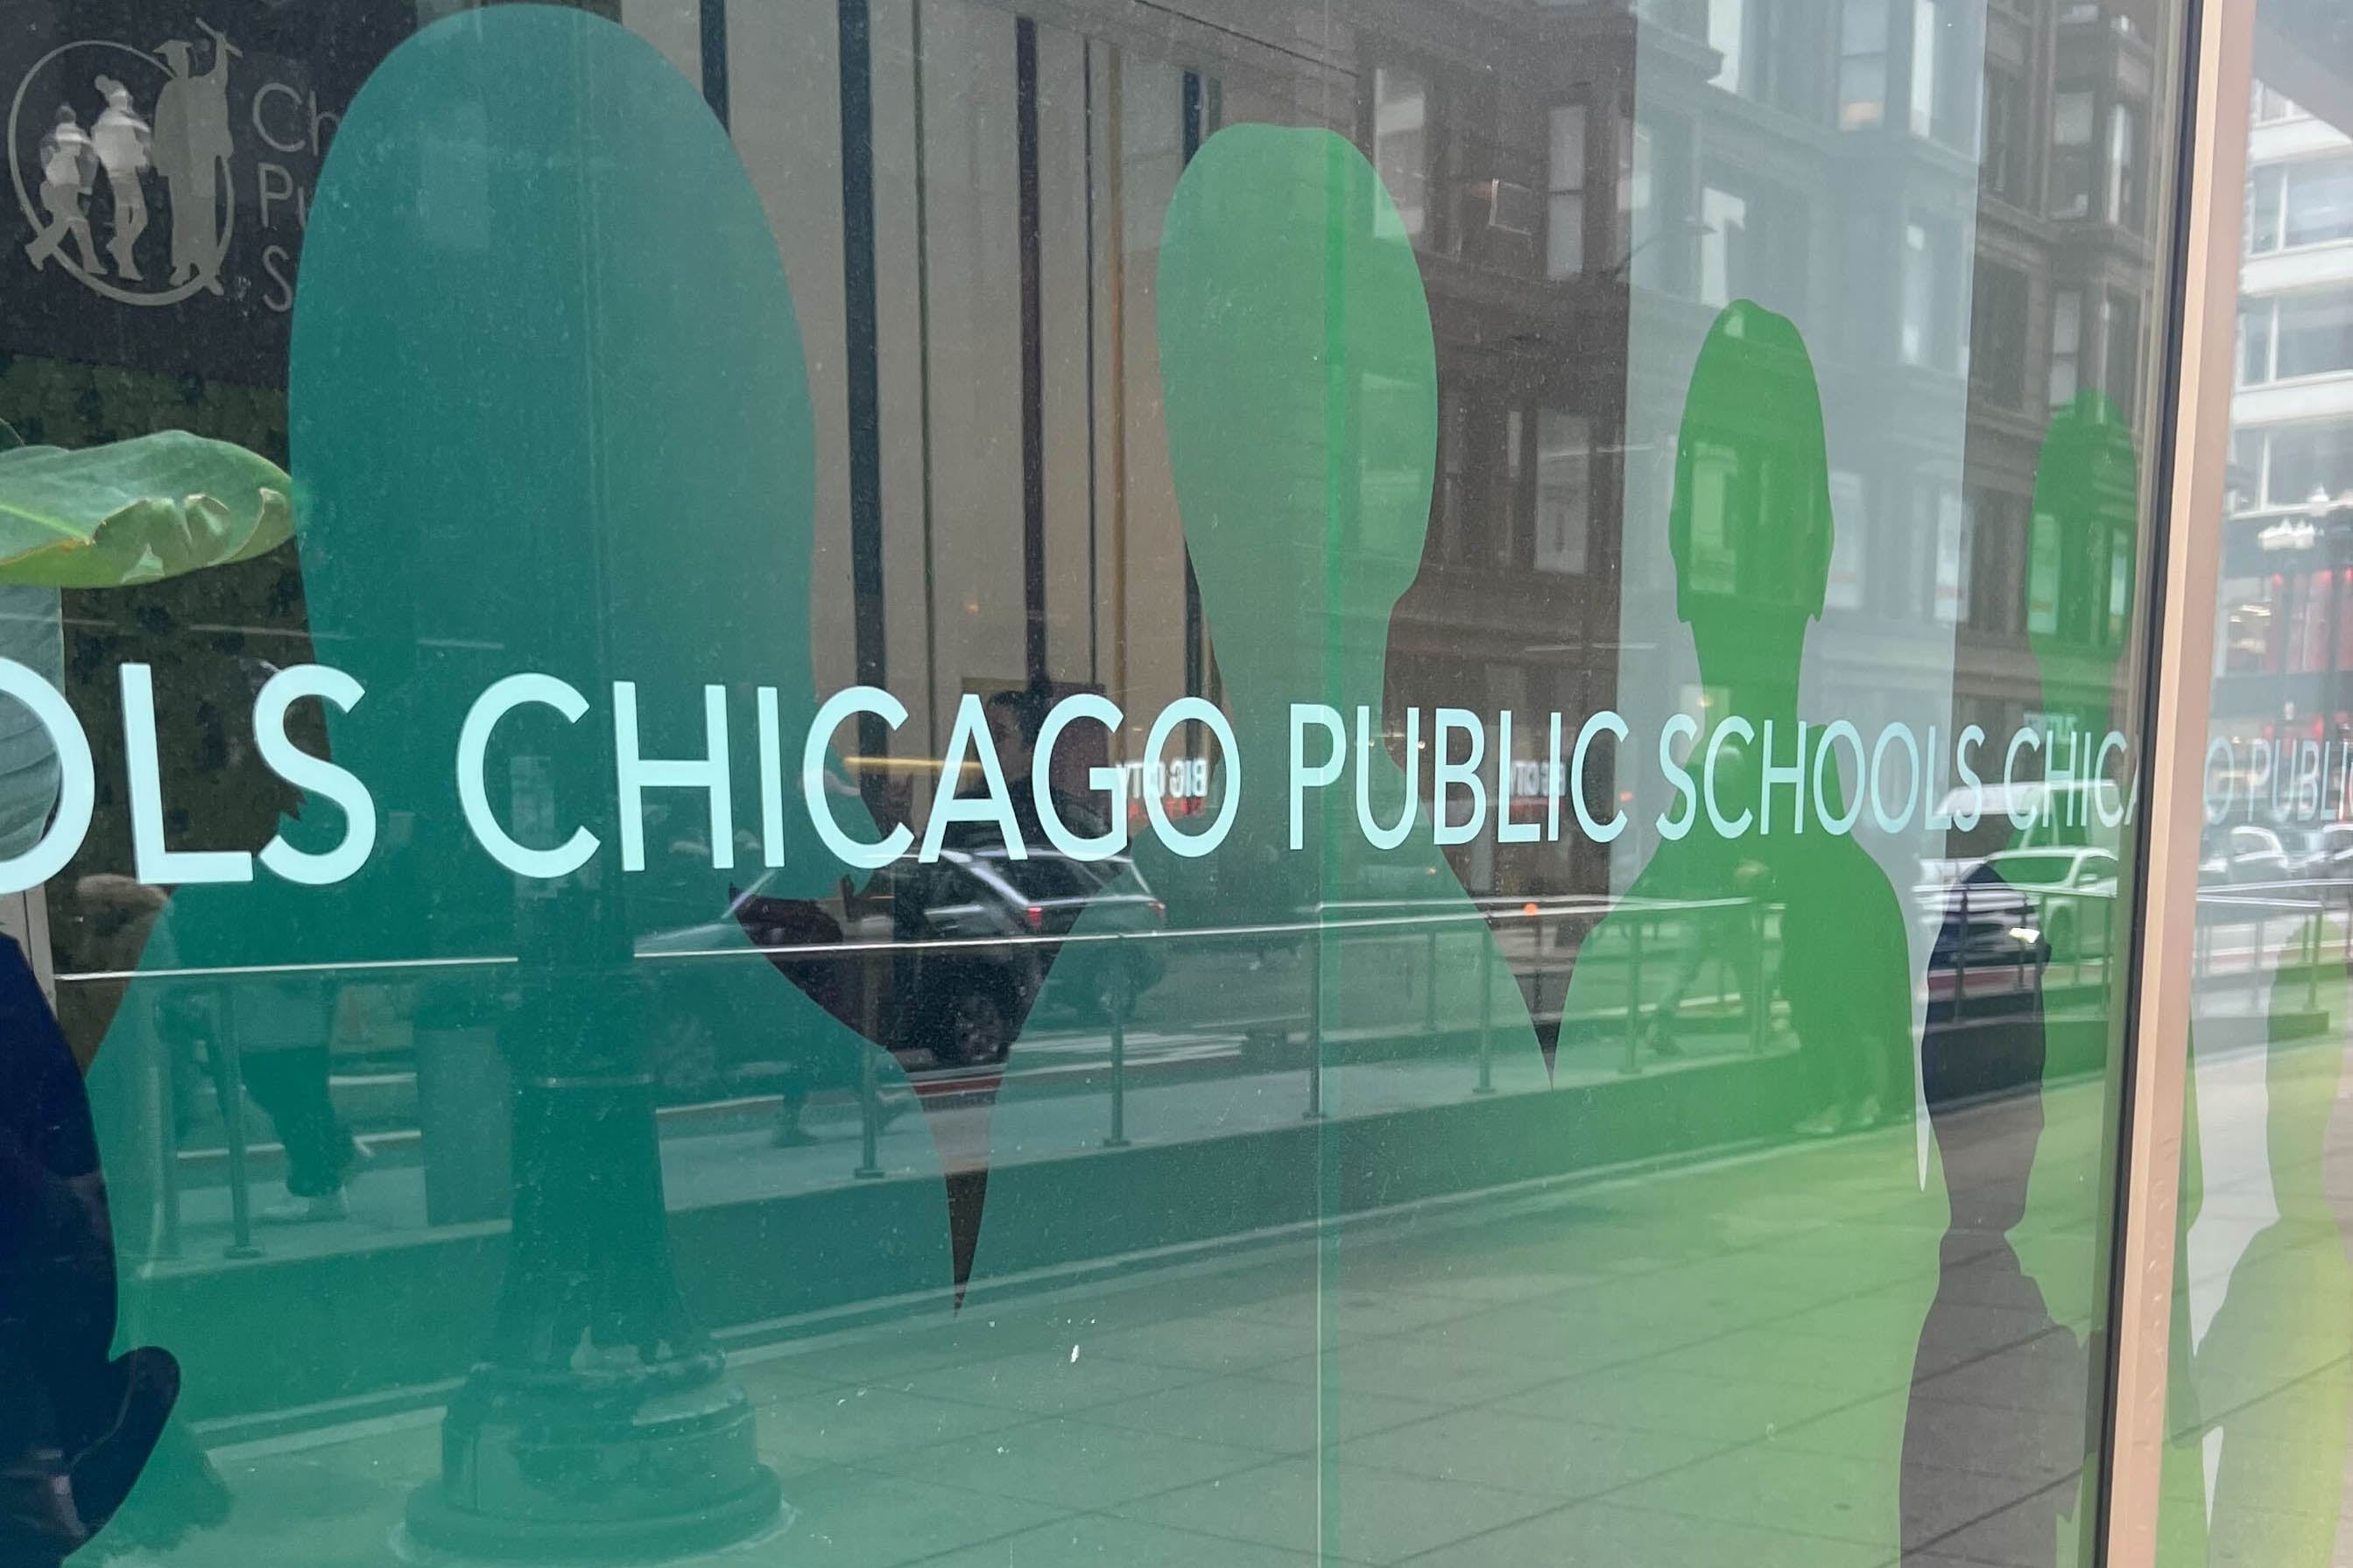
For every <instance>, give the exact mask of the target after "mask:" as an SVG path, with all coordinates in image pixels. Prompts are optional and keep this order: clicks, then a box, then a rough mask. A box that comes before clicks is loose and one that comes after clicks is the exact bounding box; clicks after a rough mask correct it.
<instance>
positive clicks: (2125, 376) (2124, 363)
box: [2100, 289, 2140, 415]
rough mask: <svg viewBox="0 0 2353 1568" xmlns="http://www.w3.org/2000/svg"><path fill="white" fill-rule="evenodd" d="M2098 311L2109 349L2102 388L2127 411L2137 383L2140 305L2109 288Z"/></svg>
mask: <svg viewBox="0 0 2353 1568" xmlns="http://www.w3.org/2000/svg"><path fill="white" fill-rule="evenodd" d="M2100 311H2101V317H2102V320H2101V322H2100V329H2101V332H2102V335H2103V336H2104V337H2105V339H2106V342H2107V350H2108V363H2107V369H2106V380H2105V385H2103V386H2102V387H2101V390H2102V391H2103V392H2105V393H2106V394H2107V395H2109V396H2110V397H2111V398H2114V399H2115V400H2116V407H2117V408H2119V409H2120V410H2122V411H2123V412H2124V413H2126V414H2127V415H2129V414H2130V413H2131V412H2132V409H2133V405H2134V403H2135V401H2136V399H2135V398H2134V396H2133V394H2134V392H2135V391H2136V390H2137V388H2138V386H2139V384H2140V305H2139V303H2138V302H2137V301H2136V300H2134V299H2133V298H2132V297H2131V296H2130V295H2128V294H2124V293H2121V292H2119V291H2117V290H2116V289H2110V290H2109V291H2108V292H2107V293H2106V294H2105V295H2103V296H2102V297H2101V300H2100Z"/></svg>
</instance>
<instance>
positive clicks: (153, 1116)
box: [123, 995, 180, 1260]
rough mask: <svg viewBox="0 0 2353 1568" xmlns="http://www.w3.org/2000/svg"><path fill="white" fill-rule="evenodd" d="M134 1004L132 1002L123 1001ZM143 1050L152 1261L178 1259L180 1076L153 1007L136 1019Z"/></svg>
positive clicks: (169, 1043) (141, 1056)
mask: <svg viewBox="0 0 2353 1568" xmlns="http://www.w3.org/2000/svg"><path fill="white" fill-rule="evenodd" d="M123 1005H124V1006H126V1007H127V1006H129V1005H131V998H130V997H129V996H127V995H126V996H125V997H124V998H123ZM136 1026H137V1028H138V1030H139V1037H138V1038H139V1042H140V1044H141V1046H142V1047H143V1048H142V1050H141V1051H140V1053H139V1054H140V1058H141V1066H142V1069H143V1070H142V1073H141V1081H140V1089H141V1091H142V1094H143V1095H144V1096H145V1099H146V1113H147V1120H148V1125H149V1126H150V1127H152V1128H153V1129H154V1133H155V1136H154V1139H153V1146H154V1150H155V1177H154V1193H155V1207H156V1218H157V1230H156V1235H155V1237H154V1244H153V1247H151V1248H150V1249H149V1256H151V1257H153V1258H156V1259H159V1260H160V1259H164V1258H177V1257H179V1256H180V1111H179V1107H180V1075H179V1067H178V1064H177V1063H175V1062H174V1060H173V1059H172V1042H171V1041H170V1040H169V1039H167V1038H165V1037H164V1031H163V1029H162V1028H160V1027H159V1026H158V1025H157V1021H156V1015H155V1009H154V1007H153V1005H148V1006H146V1007H144V1008H142V1010H141V1012H140V1014H139V1016H138V1018H137V1020H136Z"/></svg>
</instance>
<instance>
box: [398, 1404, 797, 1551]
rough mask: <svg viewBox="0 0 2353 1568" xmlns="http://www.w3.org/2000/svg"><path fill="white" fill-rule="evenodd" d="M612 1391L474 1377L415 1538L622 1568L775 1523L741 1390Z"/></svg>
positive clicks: (412, 1510) (777, 1497) (412, 1506)
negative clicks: (621, 1565)
mask: <svg viewBox="0 0 2353 1568" xmlns="http://www.w3.org/2000/svg"><path fill="white" fill-rule="evenodd" d="M603 1381H604V1380H601V1379H598V1378H596V1377H594V1376H593V1375H592V1376H590V1377H587V1378H584V1379H582V1380H580V1382H579V1383H577V1384H573V1385H571V1386H568V1387H567V1386H565V1383H564V1382H562V1381H557V1382H554V1383H552V1384H550V1383H537V1382H536V1380H533V1384H536V1385H533V1384H524V1385H522V1386H517V1385H516V1384H512V1383H508V1382H507V1381H506V1380H505V1379H502V1378H501V1377H500V1376H499V1374H498V1373H494V1372H487V1371H478V1372H477V1373H476V1374H475V1377H474V1379H472V1380H471V1381H470V1382H469V1383H468V1384H467V1386H466V1388H465V1389H464V1390H463V1391H461V1392H460V1393H459V1396H458V1398H457V1400H456V1401H455V1402H454V1403H453V1404H452V1405H450V1408H449V1414H448V1417H447V1418H446V1419H445V1422H444V1425H443V1428H442V1439H441V1441H442V1466H441V1469H442V1473H441V1478H440V1479H438V1480H436V1481H430V1482H427V1484H426V1485H424V1486H422V1487H419V1488H418V1489H417V1490H416V1491H415V1492H413V1493H412V1494H410V1496H409V1500H408V1510H407V1514H408V1518H407V1526H408V1534H409V1537H410V1539H411V1540H413V1541H414V1542H416V1543H417V1544H418V1545H419V1546H422V1547H425V1548H427V1549H428V1550H429V1551H431V1552H439V1553H448V1554H450V1555H454V1556H459V1557H464V1558H471V1559H488V1560H491V1561H506V1562H536V1563H628V1562H631V1561H648V1560H664V1559H671V1558H676V1557H679V1556H681V1555H685V1554H688V1553H691V1552H708V1551H712V1550H715V1549H717V1548H719V1547H723V1546H727V1545H730V1544H733V1542H739V1541H742V1540H744V1539H745V1538H746V1537H748V1536H753V1535H756V1534H758V1533H759V1532H760V1531H762V1530H764V1529H765V1528H766V1527H767V1526H768V1525H770V1524H771V1523H772V1522H773V1521H775V1520H776V1516H777V1514H778V1511H779V1510H780V1509H781V1508H782V1506H783V1499H782V1496H781V1492H780V1489H779V1488H778V1486H777V1482H776V1475H775V1474H774V1473H773V1472H772V1471H770V1470H769V1469H768V1468H766V1467H765V1466H764V1465H762V1464H761V1463H760V1462H759V1460H758V1458H757V1457H756V1455H755V1453H754V1447H753V1421H752V1411H751V1408H750V1405H749V1403H748V1401H746V1399H745V1398H744V1392H743V1390H742V1388H741V1386H740V1385H738V1384H735V1383H733V1380H731V1379H728V1378H726V1377H725V1376H724V1375H723V1374H721V1375H719V1376H715V1377H712V1378H711V1379H710V1380H709V1381H707V1382H702V1383H698V1384H691V1385H689V1386H686V1387H679V1386H676V1385H675V1384H672V1385H671V1386H668V1387H659V1388H645V1387H639V1388H638V1389H634V1390H624V1389H619V1388H615V1387H611V1386H599V1384H601V1383H602V1382H603ZM649 1381H656V1382H668V1381H669V1380H649Z"/></svg>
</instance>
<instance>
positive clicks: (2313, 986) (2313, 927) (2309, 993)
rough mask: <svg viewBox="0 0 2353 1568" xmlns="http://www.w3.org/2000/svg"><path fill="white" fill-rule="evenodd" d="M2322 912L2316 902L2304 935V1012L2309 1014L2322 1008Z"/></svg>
mask: <svg viewBox="0 0 2353 1568" xmlns="http://www.w3.org/2000/svg"><path fill="white" fill-rule="evenodd" d="M2320 910H2321V905H2320V904H2319V903H2318V902H2317V901H2316V902H2315V903H2314V904H2313V906H2312V919H2311V920H2309V921H2306V929H2305V933H2304V1010H2305V1011H2306V1012H2307V1013H2310V1012H2315V1011H2316V1010H2317V1009H2318V1008H2319V1006H2320Z"/></svg>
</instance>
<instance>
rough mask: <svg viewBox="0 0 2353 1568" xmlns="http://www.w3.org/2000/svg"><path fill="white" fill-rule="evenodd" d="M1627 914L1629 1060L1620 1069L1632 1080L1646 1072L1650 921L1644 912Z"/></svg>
mask: <svg viewBox="0 0 2353 1568" xmlns="http://www.w3.org/2000/svg"><path fill="white" fill-rule="evenodd" d="M1627 912H1628V916H1629V919H1628V921H1627V927H1626V935H1627V943H1628V951H1627V954H1626V1059H1625V1060H1624V1061H1623V1062H1622V1063H1620V1065H1619V1068H1618V1070H1619V1071H1620V1072H1621V1073H1623V1074H1625V1075H1626V1076H1627V1077H1629V1078H1631V1077H1632V1076H1634V1075H1635V1074H1637V1073H1639V1072H1641V1070H1642V931H1643V929H1644V928H1645V927H1646V926H1648V925H1649V923H1650V921H1648V919H1647V918H1645V916H1644V914H1643V912H1642V911H1641V910H1629V911H1627Z"/></svg>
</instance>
